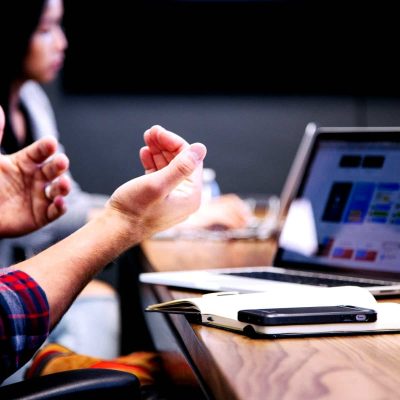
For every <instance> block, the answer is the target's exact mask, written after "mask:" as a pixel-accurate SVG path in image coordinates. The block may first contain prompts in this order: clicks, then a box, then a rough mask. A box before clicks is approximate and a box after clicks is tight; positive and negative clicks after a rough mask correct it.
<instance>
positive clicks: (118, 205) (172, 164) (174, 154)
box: [108, 126, 207, 238]
mask: <svg viewBox="0 0 400 400" xmlns="http://www.w3.org/2000/svg"><path fill="white" fill-rule="evenodd" d="M144 141H145V144H146V146H145V147H143V148H142V149H141V150H140V159H141V161H142V164H143V167H144V169H145V172H146V175H144V176H141V177H139V178H136V179H133V180H131V181H129V182H127V183H125V184H124V185H122V186H121V187H119V188H118V189H117V190H116V191H115V192H114V194H113V195H112V196H111V198H110V200H109V203H108V206H109V207H110V208H111V209H113V210H117V211H118V212H119V214H120V215H121V216H123V219H124V220H125V221H127V222H129V223H131V224H132V227H133V228H134V230H133V232H134V233H136V235H135V236H137V235H139V236H140V237H142V238H145V237H148V236H150V235H152V234H154V233H155V232H158V231H161V230H164V229H167V228H169V227H171V226H173V225H175V224H177V223H179V222H181V221H183V220H184V219H186V218H187V217H188V216H189V215H190V214H191V213H193V212H194V211H196V210H197V208H198V207H199V205H200V200H201V187H202V166H203V159H204V157H205V155H206V152H207V150H206V148H205V146H204V145H203V144H201V143H195V144H192V145H189V144H188V143H187V142H186V141H185V140H184V139H182V138H181V137H180V136H178V135H176V134H174V133H172V132H169V131H167V130H165V129H164V128H162V127H160V126H153V127H152V128H151V129H149V130H147V131H146V132H145V134H144Z"/></svg>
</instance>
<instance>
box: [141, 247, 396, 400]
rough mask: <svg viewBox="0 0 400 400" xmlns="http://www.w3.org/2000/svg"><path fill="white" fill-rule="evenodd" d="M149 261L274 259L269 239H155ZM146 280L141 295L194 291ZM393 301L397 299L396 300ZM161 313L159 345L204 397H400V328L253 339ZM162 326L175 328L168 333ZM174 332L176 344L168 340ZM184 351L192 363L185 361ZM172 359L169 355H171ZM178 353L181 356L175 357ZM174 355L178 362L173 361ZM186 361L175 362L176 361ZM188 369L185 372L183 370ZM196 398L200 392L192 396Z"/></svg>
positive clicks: (158, 264) (156, 333) (162, 266)
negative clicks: (394, 331)
mask: <svg viewBox="0 0 400 400" xmlns="http://www.w3.org/2000/svg"><path fill="white" fill-rule="evenodd" d="M142 251H143V254H144V257H145V258H144V260H143V261H144V267H145V268H146V269H147V270H155V271H165V270H175V269H197V268H211V267H227V266H242V265H263V264H267V263H269V262H270V261H271V256H272V254H273V251H274V244H273V243H272V242H268V241H264V242H262V241H259V242H257V241H231V242H224V241H188V240H179V241H157V240H150V241H147V242H145V243H143V245H142ZM143 286H144V292H143V293H144V295H143V301H144V303H145V305H146V303H147V304H149V303H150V302H156V301H157V302H158V301H167V300H171V299H172V298H181V297H191V296H193V295H195V294H193V293H188V292H184V291H178V290H170V289H169V288H166V287H163V286H150V285H143ZM391 301H393V299H392V300H391ZM156 314H157V317H156V318H159V319H162V320H163V321H164V328H162V327H161V326H160V325H157V324H156V325H155V327H154V326H153V327H152V321H151V320H150V321H149V327H150V330H151V331H152V334H153V338H154V339H155V342H156V343H157V342H158V341H159V339H161V341H160V342H161V344H160V345H159V349H160V350H161V351H165V354H169V355H171V354H175V356H174V357H172V359H173V360H175V361H173V362H172V364H171V361H168V357H166V360H167V361H166V362H167V363H170V366H172V370H173V371H175V372H178V374H177V375H178V376H179V375H181V376H180V377H179V379H181V380H183V381H184V380H185V379H186V381H187V382H195V381H197V383H198V385H199V386H200V387H201V391H202V393H203V395H204V397H203V398H215V399H221V400H228V399H229V400H230V399H246V400H252V399H263V400H264V399H279V400H292V399H293V400H297V399H298V400H300V399H301V400H312V399H324V400H325V399H332V400H333V399H338V400H339V399H340V400H343V399H363V400H367V399H399V398H400V334H387V335H365V336H364V335H362V336H361V335H360V336H346V337H325V338H297V339H293V338H292V339H274V340H271V339H250V338H247V337H245V336H242V335H239V334H236V333H231V332H227V331H224V330H220V329H216V328H210V327H206V326H201V325H196V324H190V323H189V322H188V321H187V320H186V318H185V317H184V316H182V315H164V314H162V315H161V314H158V313H151V316H152V318H154V317H155V315H156ZM164 329H169V330H170V332H169V333H168V334H167V333H166V331H165V330H164ZM168 335H170V338H173V339H174V340H175V341H176V343H177V347H176V348H179V351H180V352H181V356H177V354H178V352H179V351H178V352H177V350H176V348H175V350H172V351H171V347H169V348H168V346H170V345H167V346H165V343H164V346H163V343H162V342H163V340H162V339H165V337H166V336H168ZM182 355H183V357H184V359H185V361H186V362H187V365H189V366H190V370H188V369H185V368H183V367H182V365H183V361H182V360H183V359H182V358H179V357H182ZM170 359H171V357H170ZM177 360H179V361H177ZM174 363H175V364H174ZM178 364H179V365H180V366H181V367H182V368H181V369H179V368H177V365H178ZM182 370H185V372H182ZM193 398H195V397H193Z"/></svg>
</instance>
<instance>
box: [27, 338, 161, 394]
mask: <svg viewBox="0 0 400 400" xmlns="http://www.w3.org/2000/svg"><path fill="white" fill-rule="evenodd" d="M81 368H104V369H114V370H119V371H125V372H130V373H132V374H134V375H136V376H137V377H138V379H139V381H140V384H141V385H142V386H144V385H151V384H154V381H155V379H156V378H157V376H158V375H159V373H160V360H159V357H158V354H157V353H153V352H136V353H131V354H128V355H126V356H121V357H117V358H114V359H112V360H102V359H99V358H95V357H90V356H86V355H82V354H77V353H74V352H73V351H71V350H69V349H68V348H66V347H63V346H60V345H58V344H49V345H47V346H45V347H44V348H43V349H41V350H39V351H38V352H37V353H36V355H35V357H34V359H33V362H32V365H31V366H30V367H29V369H28V371H27V373H26V378H32V377H34V376H41V375H48V374H52V373H55V372H61V371H68V370H73V369H81Z"/></svg>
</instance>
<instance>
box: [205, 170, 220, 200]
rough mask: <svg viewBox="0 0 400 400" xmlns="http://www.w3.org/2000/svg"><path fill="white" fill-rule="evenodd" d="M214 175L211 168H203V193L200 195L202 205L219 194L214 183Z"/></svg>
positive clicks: (217, 186)
mask: <svg viewBox="0 0 400 400" xmlns="http://www.w3.org/2000/svg"><path fill="white" fill-rule="evenodd" d="M216 175H217V174H216V173H215V171H214V170H213V169H212V168H203V191H202V194H201V202H202V203H203V204H204V203H207V202H208V201H210V200H211V199H212V198H213V197H217V196H219V195H220V194H221V189H220V187H219V185H218V183H217V181H216Z"/></svg>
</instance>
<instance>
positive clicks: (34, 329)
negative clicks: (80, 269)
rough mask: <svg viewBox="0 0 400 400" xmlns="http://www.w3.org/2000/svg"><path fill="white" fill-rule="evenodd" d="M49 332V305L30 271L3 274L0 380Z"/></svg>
mask: <svg viewBox="0 0 400 400" xmlns="http://www.w3.org/2000/svg"><path fill="white" fill-rule="evenodd" d="M48 334H49V305H48V302H47V298H46V295H45V293H44V291H43V290H42V289H41V288H40V286H39V285H38V284H37V283H36V282H35V281H34V280H33V279H32V278H31V277H30V276H29V275H27V274H25V273H24V272H21V271H13V272H10V273H7V274H4V275H0V382H2V381H3V380H4V379H5V378H7V377H8V376H9V375H11V374H12V373H13V372H15V371H16V370H17V369H18V368H19V367H21V366H22V365H23V364H25V363H26V362H27V361H28V360H29V359H30V358H31V357H32V356H33V354H34V353H35V352H36V351H37V350H38V349H39V347H40V346H41V345H42V343H43V342H44V341H45V340H46V338H47V336H48Z"/></svg>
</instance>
